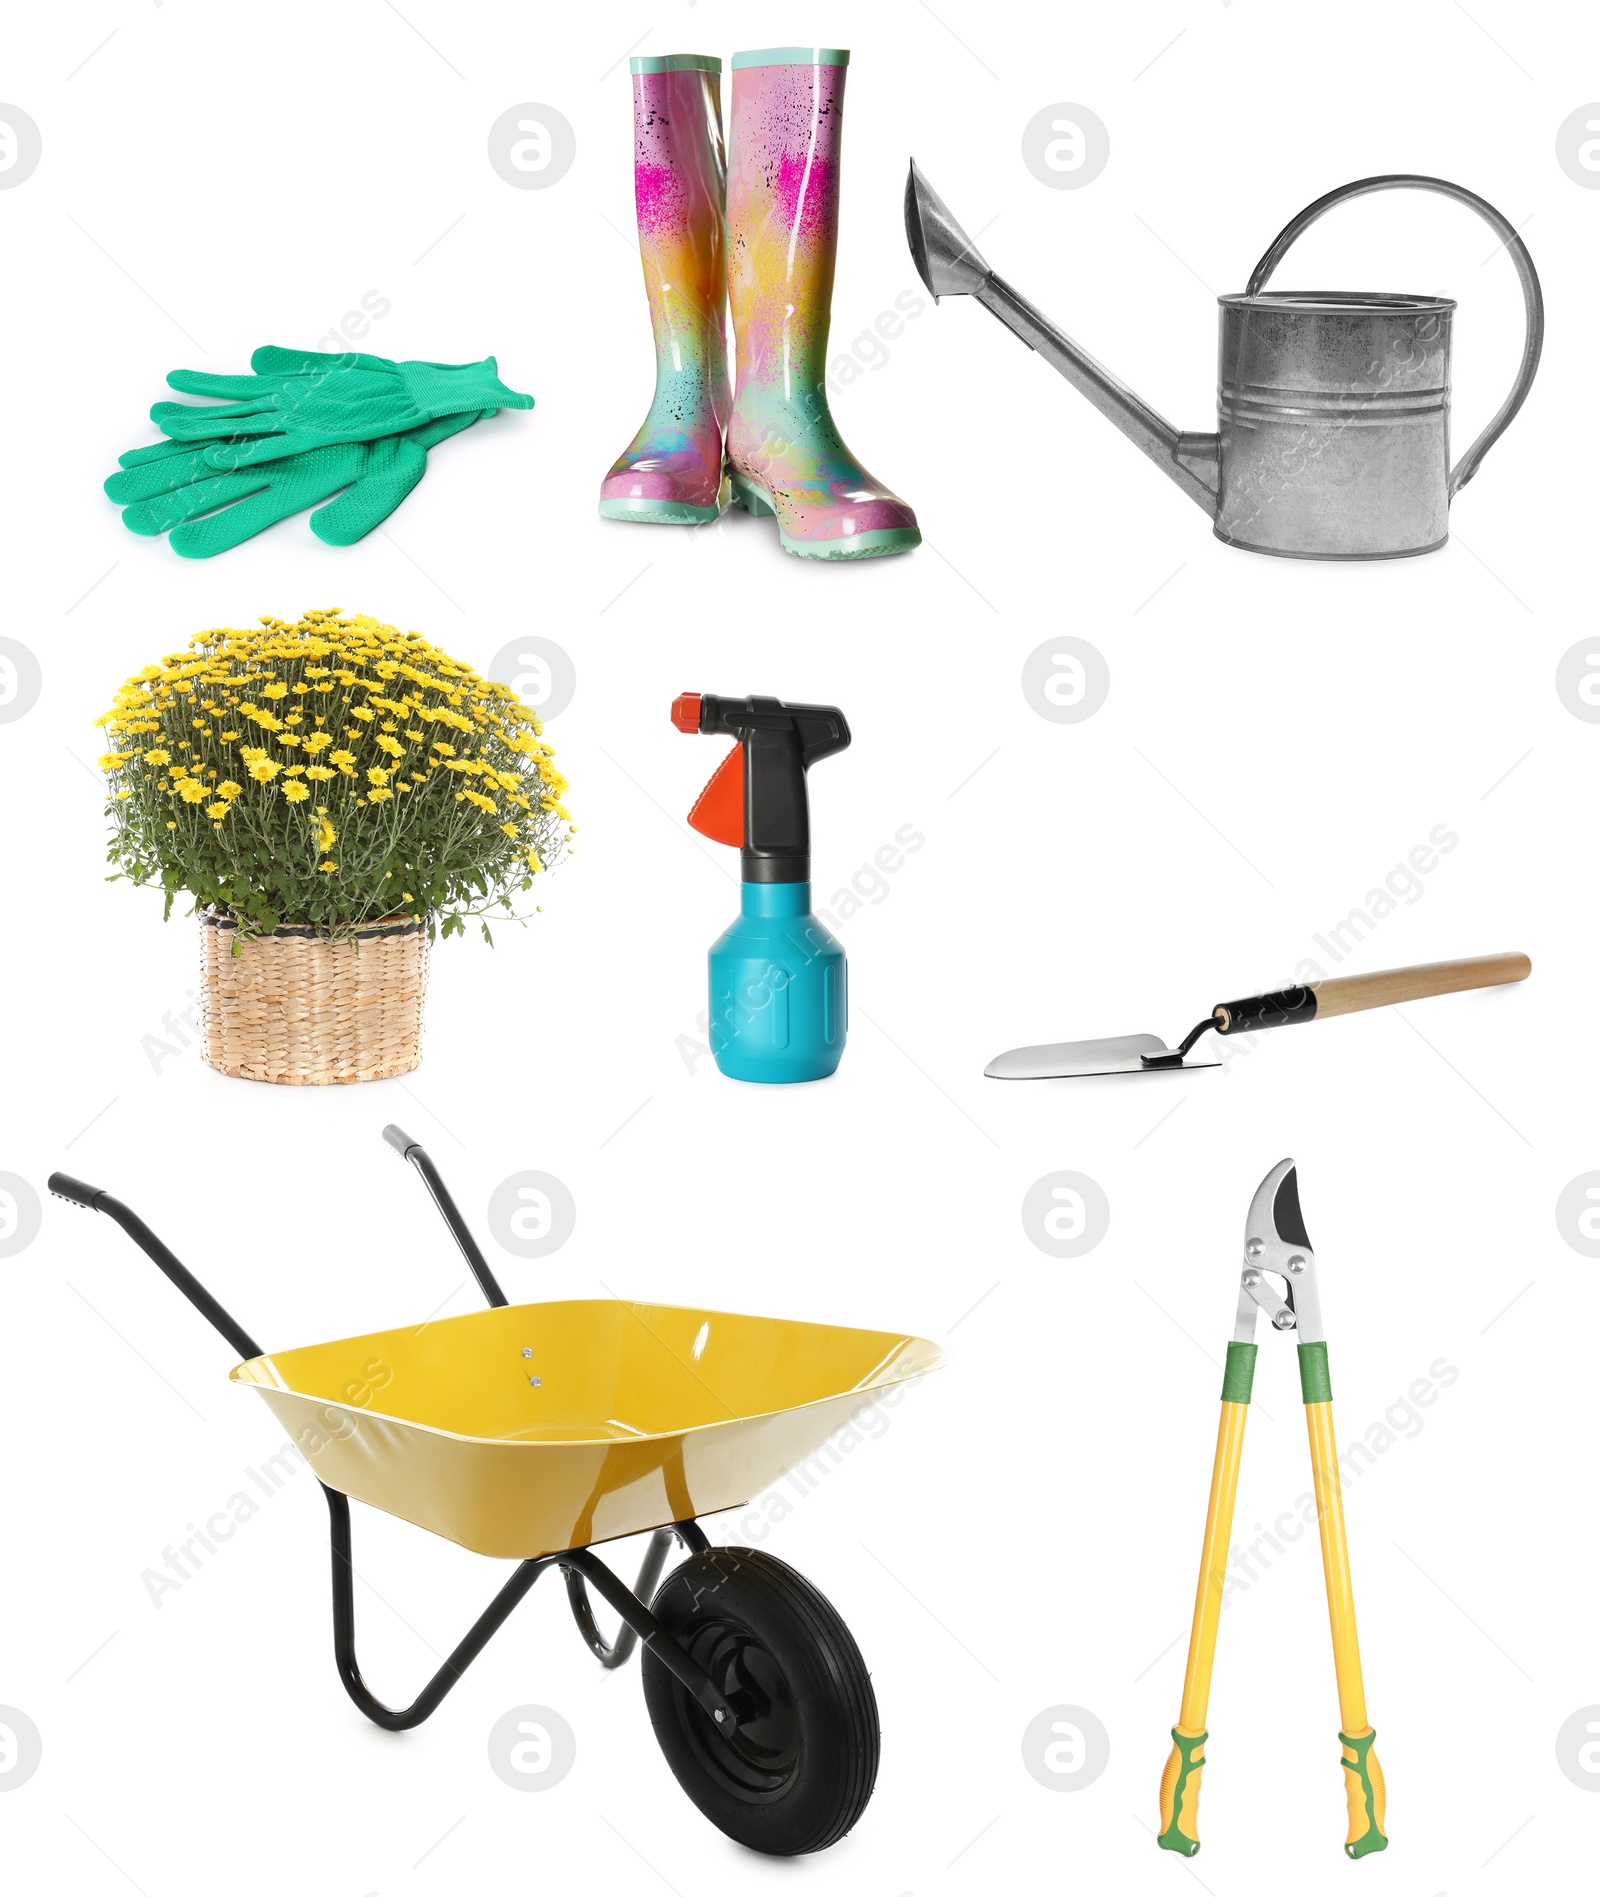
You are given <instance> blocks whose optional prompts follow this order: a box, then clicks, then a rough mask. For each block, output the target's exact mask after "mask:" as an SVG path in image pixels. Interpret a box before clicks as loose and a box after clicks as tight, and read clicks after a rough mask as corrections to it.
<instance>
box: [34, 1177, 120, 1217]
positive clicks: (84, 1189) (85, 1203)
mask: <svg viewBox="0 0 1600 1897" xmlns="http://www.w3.org/2000/svg"><path fill="white" fill-rule="evenodd" d="M45 1184H46V1185H47V1186H48V1187H49V1189H50V1191H52V1192H53V1193H54V1194H55V1195H56V1197H57V1198H58V1199H65V1200H67V1201H68V1203H69V1204H72V1205H81V1206H82V1207H83V1208H84V1209H85V1210H86V1211H89V1212H98V1211H99V1210H100V1198H101V1195H102V1193H103V1192H104V1190H105V1188H104V1187H103V1186H86V1185H85V1184H84V1183H83V1181H82V1180H81V1179H74V1178H73V1176H72V1174H71V1173H70V1172H53V1173H51V1175H50V1177H49V1178H48V1179H47V1180H46V1181H45Z"/></svg>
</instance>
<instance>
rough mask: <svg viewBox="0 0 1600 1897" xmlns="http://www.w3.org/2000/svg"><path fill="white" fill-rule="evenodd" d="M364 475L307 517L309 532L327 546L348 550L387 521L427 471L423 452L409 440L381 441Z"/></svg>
mask: <svg viewBox="0 0 1600 1897" xmlns="http://www.w3.org/2000/svg"><path fill="white" fill-rule="evenodd" d="M378 446H379V448H380V449H383V450H385V451H386V452H383V453H381V454H374V455H373V457H372V461H373V462H375V463H377V465H376V466H369V470H368V472H367V473H365V474H363V475H362V477H361V479H360V480H359V481H357V482H356V483H355V484H354V485H353V486H352V487H348V488H346V489H345V491H344V493H342V494H341V495H340V496H339V498H338V499H337V500H335V501H329V502H328V504H327V506H326V507H319V508H318V509H317V511H316V512H315V513H314V514H313V515H312V516H311V531H312V532H313V533H314V534H315V535H316V536H317V538H318V539H319V540H323V541H326V542H327V544H328V545H329V546H330V547H348V546H351V545H352V544H353V543H354V542H355V541H357V540H359V539H361V538H362V536H363V535H364V534H369V533H371V532H372V530H373V528H374V527H376V526H377V525H378V523H379V522H380V521H384V520H387V519H388V518H389V516H390V515H391V514H392V513H393V512H394V510H395V509H396V508H397V507H398V506H399V505H400V503H401V502H402V501H403V500H404V499H405V497H406V496H407V495H408V494H409V493H410V492H411V490H412V489H413V488H414V487H415V486H416V485H417V483H418V482H419V481H420V480H421V479H422V477H423V475H424V474H426V473H427V471H428V455H427V450H426V449H423V448H419V447H418V446H417V445H416V444H415V443H414V442H412V441H396V442H393V443H389V442H382V443H379V444H378Z"/></svg>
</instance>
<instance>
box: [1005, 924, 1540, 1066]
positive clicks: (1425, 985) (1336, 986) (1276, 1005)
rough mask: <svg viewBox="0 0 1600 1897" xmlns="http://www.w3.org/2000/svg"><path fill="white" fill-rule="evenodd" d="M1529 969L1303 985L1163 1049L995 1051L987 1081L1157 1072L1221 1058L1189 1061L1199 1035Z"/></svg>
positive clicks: (1246, 1029) (1346, 1010) (1480, 968)
mask: <svg viewBox="0 0 1600 1897" xmlns="http://www.w3.org/2000/svg"><path fill="white" fill-rule="evenodd" d="M1532 968H1533V964H1532V962H1530V961H1529V960H1528V958H1527V956H1526V955H1522V954H1519V953H1517V952H1515V951H1507V952H1506V953H1505V954H1503V955H1471V956H1468V957H1467V958H1466V959H1465V960H1463V961H1459V962H1422V963H1420V964H1418V966H1416V967H1415V968H1386V969H1380V970H1379V971H1378V972H1377V973H1376V974H1372V975H1337V976H1334V977H1332V978H1331V979H1329V980H1325V981H1315V982H1310V983H1308V984H1307V985H1306V986H1305V987H1302V988H1281V989H1278V990H1276V991H1275V992H1273V993H1271V994H1265V995H1251V996H1249V997H1248V998H1247V999H1246V1000H1243V1001H1222V1002H1219V1003H1218V1004H1217V1006H1216V1007H1214V1008H1213V1009H1212V1010H1211V1012H1210V1014H1208V1015H1207V1016H1206V1018H1205V1019H1204V1020H1203V1021H1201V1022H1199V1023H1198V1024H1197V1025H1196V1026H1195V1027H1194V1028H1192V1029H1191V1030H1190V1032H1189V1033H1188V1034H1186V1035H1185V1036H1184V1038H1183V1039H1182V1040H1181V1041H1180V1042H1179V1043H1178V1045H1177V1046H1176V1047H1168V1046H1167V1044H1166V1043H1165V1042H1164V1041H1160V1040H1158V1039H1157V1038H1156V1036H1155V1035H1153V1034H1119V1035H1114V1036H1113V1037H1112V1038H1111V1039H1109V1040H1104V1041H1056V1042H1053V1043H1051V1044H1050V1045H1048V1046H1043V1047H1014V1048H1012V1049H1011V1051H1010V1052H1009V1053H1006V1054H997V1055H996V1056H995V1058H994V1059H993V1060H992V1061H990V1063H989V1065H988V1066H987V1067H985V1068H984V1070H983V1071H984V1073H985V1074H987V1075H988V1077H989V1078H990V1079H991V1080H1066V1079H1074V1078H1078V1077H1084V1076H1088V1075H1091V1074H1160V1073H1173V1072H1176V1071H1178V1070H1180V1069H1181V1070H1182V1071H1183V1072H1185V1073H1188V1072H1191V1071H1193V1070H1194V1069H1195V1068H1199V1067H1220V1066H1221V1065H1222V1063H1221V1061H1219V1060H1215V1059H1210V1058H1207V1057H1206V1056H1198V1057H1197V1056H1195V1055H1194V1053H1193V1052H1192V1050H1193V1048H1194V1045H1195V1043H1196V1042H1197V1041H1198V1040H1199V1039H1200V1037H1201V1036H1202V1035H1203V1034H1207V1033H1216V1034H1219V1035H1223V1036H1226V1035H1229V1034H1244V1033H1259V1032H1260V1031H1261V1029H1263V1028H1283V1027H1290V1026H1292V1025H1293V1024H1294V1023H1296V1022H1304V1021H1320V1020H1323V1019H1326V1018H1328V1017H1331V1016H1333V1015H1336V1014H1356V1013H1359V1012H1360V1010H1361V1009H1363V1008H1387V1007H1390V1006H1392V1005H1393V1004H1394V1003H1395V1002H1397V1001H1421V1000H1423V999H1424V998H1425V997H1427V996H1428V995H1453V994H1456V993H1459V991H1460V990H1462V989H1463V988H1494V987H1497V986H1499V985H1500V984H1501V983H1503V982H1510V981H1523V980H1525V979H1526V978H1527V976H1528V974H1529V973H1530V972H1531V971H1532Z"/></svg>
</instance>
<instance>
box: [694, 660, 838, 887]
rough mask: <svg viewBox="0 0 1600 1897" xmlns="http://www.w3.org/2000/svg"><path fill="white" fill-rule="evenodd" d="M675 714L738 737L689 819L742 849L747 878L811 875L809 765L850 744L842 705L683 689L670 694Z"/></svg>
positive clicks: (713, 733)
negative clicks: (786, 702) (686, 690)
mask: <svg viewBox="0 0 1600 1897" xmlns="http://www.w3.org/2000/svg"><path fill="white" fill-rule="evenodd" d="M672 722H673V723H674V724H675V725H676V726H677V727H678V729H679V730H680V731H685V732H698V733H700V734H701V735H702V736H704V737H731V738H736V739H737V740H738V743H737V744H736V745H735V746H734V748H733V750H731V751H730V752H729V753H728V755H727V756H726V757H725V758H724V759H723V760H722V763H721V764H720V765H719V766H718V767H717V770H716V773H715V775H714V776H713V777H712V779H711V782H710V783H709V784H707V785H706V787H705V789H704V790H703V791H702V792H701V793H700V796H699V798H698V799H697V800H696V802H695V806H694V808H693V810H691V811H690V812H689V822H690V824H691V826H692V827H693V828H694V829H696V830H698V831H700V833H701V834H702V835H703V836H708V837H710V838H712V840H713V841H714V842H717V843H726V844H728V845H730V847H732V848H734V849H737V850H738V851H740V853H741V858H742V869H743V875H744V880H745V881H746V882H747V883H804V882H809V881H810V878H811V826H810V816H809V811H808V804H807V796H806V772H807V771H808V770H809V769H810V767H811V766H812V765H813V764H815V763H816V762H817V760H818V759H819V758H825V757H832V755H833V754H834V752H836V751H842V750H844V748H845V746H846V745H847V744H849V742H850V727H849V726H848V725H847V724H846V723H845V720H844V713H843V712H842V711H839V710H837V709H836V708H835V707H834V706H832V705H786V704H784V703H783V701H782V700H781V699H777V698H718V697H715V696H713V695H712V694H711V693H709V692H707V693H700V692H681V693H680V694H679V695H678V697H676V698H675V699H674V700H673V701H672Z"/></svg>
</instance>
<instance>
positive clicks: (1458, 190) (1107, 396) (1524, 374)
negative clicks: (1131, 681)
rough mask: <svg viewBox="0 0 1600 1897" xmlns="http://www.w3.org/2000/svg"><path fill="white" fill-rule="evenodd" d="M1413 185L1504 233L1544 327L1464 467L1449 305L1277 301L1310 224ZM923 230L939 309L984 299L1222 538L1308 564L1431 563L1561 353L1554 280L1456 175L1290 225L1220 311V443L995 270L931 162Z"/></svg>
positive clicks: (1402, 182)
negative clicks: (1457, 438)
mask: <svg viewBox="0 0 1600 1897" xmlns="http://www.w3.org/2000/svg"><path fill="white" fill-rule="evenodd" d="M1399 188H1406V189H1416V190H1426V191H1432V192H1437V193H1439V194H1441V195H1443V196H1445V197H1450V198H1454V199H1455V200H1457V201H1458V202H1460V203H1462V204H1465V205H1467V206H1468V207H1469V208H1470V209H1472V210H1474V211H1476V212H1477V214H1478V215H1479V216H1480V217H1482V218H1483V219H1484V221H1485V222H1486V223H1488V224H1489V225H1490V226H1491V228H1492V229H1493V230H1494V231H1495V232H1496V234H1497V235H1498V236H1499V237H1500V240H1501V245H1502V247H1503V248H1504V249H1505V251H1506V252H1507V254H1508V255H1509V256H1510V258H1511V261H1512V263H1513V264H1514V266H1515V267H1516V271H1517V274H1518V277H1519V278H1520V280H1521V283H1522V291H1523V300H1524V305H1525V309H1526V313H1527V327H1526V334H1525V339H1524V343H1523V354H1522V363H1521V366H1520V368H1519V370H1518V374H1517V379H1516V383H1515V385H1514V386H1513V388H1512V391H1511V393H1510V395H1509V396H1507V398H1506V400H1505V401H1504V402H1503V403H1502V404H1501V406H1500V408H1499V410H1498V411H1497V412H1496V414H1495V415H1494V417H1493V418H1492V420H1491V421H1490V422H1489V424H1488V426H1487V427H1486V428H1485V429H1484V430H1483V432H1482V433H1481V434H1480V435H1479V436H1478V437H1477V439H1476V440H1475V441H1474V442H1473V443H1472V445H1471V447H1470V448H1468V450H1467V451H1466V453H1465V454H1464V455H1462V457H1461V458H1460V460H1459V461H1458V462H1456V464H1455V465H1454V466H1453V467H1452V465H1451V462H1450V333H1451V323H1452V319H1453V317H1454V314H1455V307H1456V306H1455V304H1454V303H1453V302H1452V301H1451V300H1450V299H1449V298H1448V297H1437V296H1392V295H1381V294H1371V295H1367V294H1351V293H1349V292H1344V291H1320V292H1302V293H1285V292H1281V291H1268V290H1266V288H1265V285H1266V282H1267V279H1268V278H1269V277H1270V276H1271V274H1272V272H1273V271H1274V269H1276V267H1277V265H1278V263H1279V261H1280V260H1281V258H1282V257H1283V254H1284V252H1285V251H1286V250H1287V249H1288V248H1289V246H1290V245H1291V244H1292V243H1293V242H1294V241H1295V239H1296V238H1297V237H1298V236H1299V235H1300V234H1301V232H1302V231H1304V230H1305V229H1306V227H1307V226H1308V225H1310V224H1312V223H1314V222H1315V221H1316V220H1317V219H1318V218H1319V217H1321V216H1322V214H1323V213H1324V212H1325V211H1327V210H1328V209H1330V208H1331V207H1332V206H1333V205H1335V204H1338V203H1342V202H1344V201H1345V200H1346V199H1349V198H1353V197H1361V196H1364V195H1366V194H1367V193H1369V192H1374V191H1387V190H1394V189H1399ZM906 233H907V236H908V239H909V241H910V244H911V253H912V256H913V258H914V259H915V261H916V264H917V268H918V270H919V272H920V273H921V276H922V280H923V282H924V283H925V284H926V285H927V286H928V289H929V290H930V291H931V292H932V293H933V294H934V296H935V297H936V298H937V297H940V296H945V295H958V296H960V295H964V296H972V297H975V298H976V299H977V300H978V301H979V302H980V303H982V304H983V305H984V307H985V308H986V309H988V310H989V311H990V313H991V314H992V315H994V316H996V317H998V318H999V320H1000V321H1001V322H1002V323H1004V324H1005V325H1006V327H1007V328H1008V329H1010V330H1011V331H1012V332H1013V333H1014V334H1016V335H1017V336H1020V337H1021V338H1022V340H1023V341H1024V342H1026V343H1027V344H1028V345H1029V347H1030V348H1032V349H1035V350H1037V351H1038V352H1039V354H1040V355H1042V356H1043V357H1044V358H1045V360H1046V361H1047V362H1049V363H1050V365H1051V366H1052V367H1053V368H1054V369H1056V370H1058V371H1059V372H1060V374H1062V375H1063V376H1065V377H1066V379H1067V380H1068V381H1069V382H1071V383H1072V385H1073V386H1074V387H1075V388H1076V389H1078V391H1079V392H1080V393H1081V394H1082V395H1084V396H1085V397H1086V398H1087V399H1088V401H1089V402H1090V403H1092V404H1093V406H1094V407H1095V408H1097V409H1099V410H1100V412H1101V413H1102V414H1103V415H1104V416H1106V418H1107V419H1108V420H1109V421H1111V422H1113V423H1115V425H1116V426H1117V427H1118V428H1120V429H1121V430H1122V432H1123V433H1124V434H1125V435H1127V436H1128V438H1129V439H1130V440H1131V441H1132V442H1133V443H1134V444H1135V446H1136V447H1138V448H1139V449H1141V450H1142V451H1143V452H1144V453H1145V454H1146V455H1148V456H1149V457H1150V459H1151V460H1152V461H1153V462H1155V464H1156V465H1157V466H1158V467H1159V468H1160V469H1161V470H1162V472H1163V473H1164V474H1166V475H1167V476H1168V478H1169V479H1171V480H1172V481H1174V482H1176V484H1177V485H1178V486H1179V487H1181V488H1182V489H1183V490H1184V492H1185V493H1186V494H1187V495H1188V496H1189V498H1190V499H1191V500H1193V501H1195V502H1197V503H1198V505H1200V506H1201V507H1203V508H1204V509H1205V510H1206V512H1207V513H1208V514H1209V515H1210V516H1211V517H1212V523H1213V529H1214V531H1215V533H1216V535H1217V538H1218V539H1219V540H1222V541H1224V542H1226V543H1227V544H1228V545H1229V546H1234V547H1243V548H1246V549H1248V550H1249V551H1251V552H1255V553H1273V554H1281V555H1287V556H1289V557H1291V558H1298V559H1307V560H1382V559H1395V558H1400V557H1403V556H1405V555H1407V554H1415V553H1430V552H1432V551H1433V549H1434V548H1436V547H1441V546H1443V545H1444V543H1445V540H1446V539H1447V538H1448V535H1449V515H1450V502H1451V500H1452V499H1453V498H1454V496H1455V495H1456V494H1457V493H1458V492H1459V490H1460V489H1461V488H1463V487H1464V486H1465V485H1466V484H1467V482H1468V481H1470V480H1471V479H1472V476H1473V475H1474V474H1475V473H1476V472H1477V469H1478V465H1479V463H1480V462H1481V461H1482V459H1483V457H1484V455H1485V454H1486V453H1487V452H1488V450H1489V449H1490V447H1492V446H1493V444H1494V442H1495V441H1496V440H1498V438H1499V436H1500V435H1501V433H1502V432H1503V431H1504V429H1505V428H1506V426H1507V425H1508V424H1509V422H1510V421H1511V419H1512V417H1513V416H1514V415H1515V414H1516V413H1517V410H1518V409H1519V408H1521V406H1522V404H1523V401H1524V400H1525V399H1526V397H1527V393H1528V390H1529V387H1530V386H1531V385H1532V382H1533V377H1534V372H1535V370H1536V369H1537V368H1538V363H1539V355H1540V351H1541V348H1542V346H1543V339H1544V304H1543V299H1542V297H1541V294H1540V290H1539V279H1538V276H1537V275H1536V273H1535V271H1534V268H1533V261H1532V259H1531V258H1530V257H1529V255H1528V252H1527V249H1526V247H1525V246H1524V244H1523V242H1522V240H1521V238H1520V237H1518V235H1517V233H1516V231H1515V230H1514V229H1513V228H1512V226H1511V225H1510V224H1509V223H1508V222H1507V221H1506V219H1505V218H1504V217H1502V216H1501V214H1500V213H1499V212H1498V211H1496V210H1495V209H1494V207H1493V206H1492V205H1490V204H1488V203H1486V202H1485V201H1484V200H1483V199H1482V198H1480V197H1477V196H1475V195H1474V194H1473V193H1472V192H1470V191H1466V190H1464V189H1462V187H1461V186H1459V185H1453V184H1450V183H1448V182H1446V181H1445V180H1444V179H1440V178H1426V177H1420V176H1412V175H1398V174H1397V175H1394V176H1384V177H1378V178H1362V179H1358V180H1357V181H1356V182H1355V183H1354V184H1348V185H1342V186H1340V188H1339V189H1338V190H1337V191H1330V192H1329V193H1328V194H1327V195H1326V196H1325V197H1322V198H1319V199H1318V200H1317V201H1316V203H1315V204H1311V205H1308V206H1307V207H1306V209H1305V210H1303V211H1302V212H1300V213H1299V215H1298V216H1297V217H1295V218H1293V219H1292V220H1291V221H1290V222H1289V223H1288V224H1286V225H1285V226H1284V228H1283V230H1282V231H1280V232H1279V234H1278V236H1277V237H1276V238H1275V239H1274V240H1273V242H1272V244H1271V246H1270V247H1269V249H1268V250H1267V253H1266V255H1265V256H1264V257H1263V258H1262V259H1261V261H1260V262H1259V263H1258V264H1257V265H1256V267H1255V269H1254V270H1253V271H1252V272H1251V275H1250V281H1249V285H1248V287H1247V288H1246V290H1245V291H1244V292H1243V293H1242V294H1240V295H1237V296H1223V297H1219V298H1218V299H1217V301H1218V306H1219V308H1218V344H1217V432H1216V433H1215V434H1194V433H1186V432H1183V431H1180V430H1179V429H1176V428H1174V427H1173V425H1172V424H1171V423H1170V422H1169V421H1167V420H1166V418H1165V417H1164V416H1162V415H1160V414H1158V413H1157V412H1156V411H1155V410H1154V409H1153V408H1151V407H1150V405H1149V404H1148V403H1147V402H1145V401H1144V400H1142V399H1141V397H1139V396H1138V395H1136V394H1135V393H1134V392H1133V390H1132V389H1130V388H1129V387H1128V386H1127V385H1126V384H1125V383H1123V382H1121V381H1120V380H1119V379H1118V378H1117V377H1116V376H1115V375H1113V374H1112V373H1111V371H1110V370H1109V369H1107V368H1105V367H1104V366H1103V365H1102V364H1100V363H1098V362H1096V361H1095V360H1094V358H1093V357H1092V356H1090V355H1089V354H1088V352H1087V351H1086V350H1083V349H1081V348H1080V347H1079V346H1078V344H1077V343H1075V342H1073V340H1072V339H1071V337H1070V336H1067V335H1064V334H1063V333H1062V331H1061V330H1059V329H1057V328H1056V326H1055V325H1054V324H1053V323H1051V322H1050V321H1049V319H1048V318H1047V317H1045V316H1043V315H1042V314H1041V313H1040V312H1039V310H1037V309H1036V308H1035V307H1034V306H1033V304H1031V303H1030V302H1029V301H1028V300H1027V298H1026V297H1024V296H1022V295H1021V294H1020V293H1019V292H1018V291H1016V290H1014V289H1013V288H1012V287H1011V285H1010V284H1008V283H1007V282H1006V281H1005V280H1004V279H1003V278H1001V277H999V276H997V275H996V274H995V272H994V271H992V270H990V268H989V266H988V265H987V264H986V263H985V262H984V261H983V259H982V257H981V256H980V255H979V254H978V252H977V250H976V248H975V247H974V245H973V244H972V241H971V239H970V238H968V237H967V236H966V234H965V232H964V231H962V229H961V227H960V226H959V225H958V224H957V223H956V222H955V220H954V218H953V217H952V216H951V215H950V212H949V210H948V208H947V207H946V206H945V204H944V202H943V201H942V200H941V199H940V198H939V196H938V194H937V193H936V192H934V191H933V189H932V188H931V186H929V184H928V182H927V180H926V179H925V178H924V177H923V176H922V174H921V172H920V171H919V170H918V169H917V167H916V165H915V164H914V163H913V165H912V167H911V176H910V179H909V181H908V182H907V185H906Z"/></svg>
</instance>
